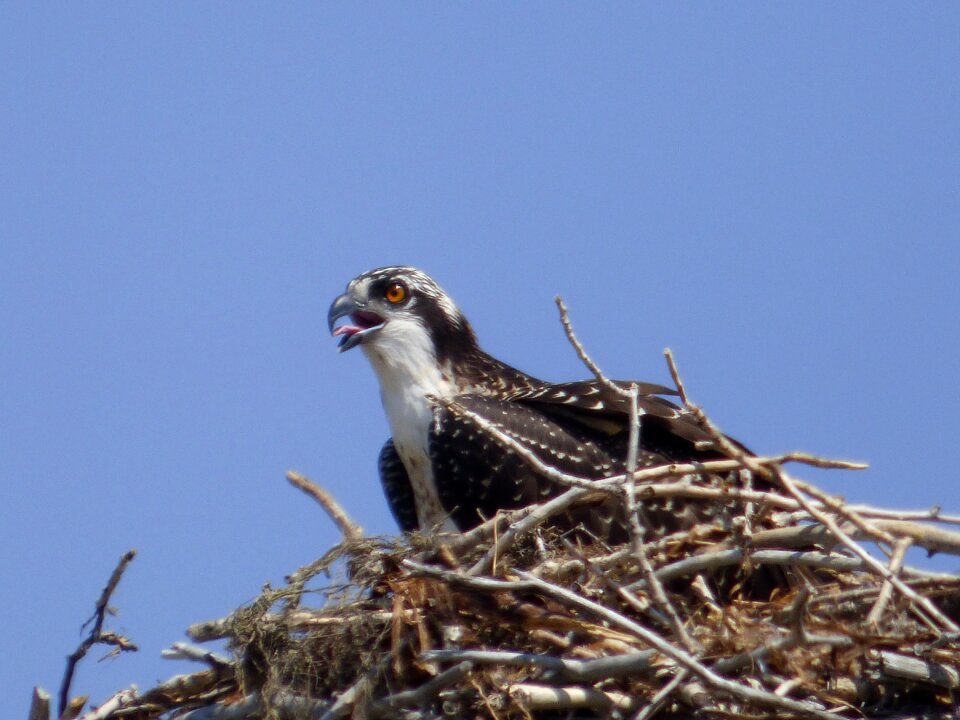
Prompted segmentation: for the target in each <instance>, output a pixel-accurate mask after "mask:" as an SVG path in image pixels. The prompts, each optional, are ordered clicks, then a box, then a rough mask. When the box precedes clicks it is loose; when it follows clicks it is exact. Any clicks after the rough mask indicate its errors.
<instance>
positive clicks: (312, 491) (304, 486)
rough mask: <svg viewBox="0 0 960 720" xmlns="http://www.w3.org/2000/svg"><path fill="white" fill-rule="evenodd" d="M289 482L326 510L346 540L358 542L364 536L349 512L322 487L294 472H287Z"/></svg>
mask: <svg viewBox="0 0 960 720" xmlns="http://www.w3.org/2000/svg"><path fill="white" fill-rule="evenodd" d="M287 480H288V481H289V482H290V484H291V485H293V486H294V487H296V488H299V489H300V490H302V491H303V492H305V493H306V494H307V495H309V496H310V497H312V498H313V499H314V500H316V501H317V502H318V503H320V507H322V508H323V509H324V510H326V512H327V515H329V516H330V519H331V520H333V522H334V523H335V524H336V526H337V527H338V528H339V529H340V533H341V534H342V535H343V537H344V539H346V540H357V539H359V538H361V537H362V536H363V529H362V528H361V527H360V526H359V525H357V524H356V523H355V522H354V521H353V520H351V519H350V516H349V515H347V511H346V510H344V509H343V507H342V506H341V505H340V503H338V502H337V501H336V500H334V499H333V496H332V495H331V494H330V493H328V492H327V491H326V490H324V489H323V488H322V487H320V486H319V485H317V484H316V483H315V482H313V481H312V480H309V479H308V478H306V477H304V476H303V475H301V474H300V473H298V472H296V471H294V470H288V471H287Z"/></svg>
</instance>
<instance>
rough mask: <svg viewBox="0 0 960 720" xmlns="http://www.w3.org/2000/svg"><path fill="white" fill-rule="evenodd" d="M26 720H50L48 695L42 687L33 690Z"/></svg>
mask: <svg viewBox="0 0 960 720" xmlns="http://www.w3.org/2000/svg"><path fill="white" fill-rule="evenodd" d="M27 720H50V693H48V692H47V691H46V690H44V689H43V688H42V687H35V688H34V689H33V696H32V697H31V698H30V714H29V715H28V716H27Z"/></svg>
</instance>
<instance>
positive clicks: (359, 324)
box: [327, 293, 386, 352]
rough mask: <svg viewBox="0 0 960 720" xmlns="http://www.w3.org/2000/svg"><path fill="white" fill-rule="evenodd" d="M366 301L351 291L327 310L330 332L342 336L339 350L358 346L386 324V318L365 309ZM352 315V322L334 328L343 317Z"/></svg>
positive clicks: (335, 335) (342, 350)
mask: <svg viewBox="0 0 960 720" xmlns="http://www.w3.org/2000/svg"><path fill="white" fill-rule="evenodd" d="M365 306H366V303H364V302H362V301H360V300H358V299H357V298H355V297H354V296H353V295H351V294H350V293H344V294H343V295H341V296H340V297H338V298H337V299H336V300H334V301H333V303H332V304H331V305H330V310H329V311H328V312H327V324H328V325H329V327H330V333H331V334H332V335H333V336H334V337H337V336H338V335H339V336H341V338H342V339H341V340H340V345H339V350H340V352H344V351H346V350H349V349H350V348H352V347H356V346H357V345H359V344H360V343H361V342H363V339H364V338H365V337H366V336H367V335H370V334H372V333H375V332H376V331H377V330H379V329H380V328H382V327H383V326H384V325H386V320H384V319H383V318H382V317H380V316H379V315H377V314H376V313H373V312H369V311H367V310H364V307H365ZM347 316H349V317H350V320H351V321H352V323H350V324H346V325H341V326H340V327H338V328H334V324H335V323H336V322H337V320H339V319H340V318H342V317H347Z"/></svg>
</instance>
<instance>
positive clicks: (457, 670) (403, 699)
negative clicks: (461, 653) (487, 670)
mask: <svg viewBox="0 0 960 720" xmlns="http://www.w3.org/2000/svg"><path fill="white" fill-rule="evenodd" d="M471 670H473V663H472V662H470V661H468V660H465V661H463V662H461V663H458V664H457V665H454V666H453V667H452V668H450V669H449V670H445V671H444V672H442V673H440V674H439V675H437V676H436V677H435V678H433V679H432V680H428V681H427V682H425V683H423V684H422V685H419V686H418V687H415V688H413V689H412V690H404V691H403V692H398V693H394V694H393V695H388V696H387V697H385V698H383V700H378V701H377V702H375V703H373V704H372V705H371V706H370V707H369V708H367V714H366V715H365V717H370V718H380V717H396V712H397V710H399V709H400V708H403V707H416V706H418V705H420V706H423V705H427V704H428V703H431V702H433V700H434V698H435V697H436V696H437V693H439V692H440V691H441V690H443V689H444V688H446V687H449V686H450V685H455V684H456V683H458V682H460V681H461V680H463V678H465V677H466V676H467V675H469V674H470V671H471Z"/></svg>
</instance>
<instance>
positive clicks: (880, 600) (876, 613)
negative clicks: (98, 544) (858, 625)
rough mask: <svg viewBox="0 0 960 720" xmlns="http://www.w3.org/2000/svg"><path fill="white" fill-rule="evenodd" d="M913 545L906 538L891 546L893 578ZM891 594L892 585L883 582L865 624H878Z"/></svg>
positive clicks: (888, 582)
mask: <svg viewBox="0 0 960 720" xmlns="http://www.w3.org/2000/svg"><path fill="white" fill-rule="evenodd" d="M912 544H913V541H912V540H911V539H910V538H908V537H905V538H900V539H899V540H897V541H896V543H895V544H894V546H893V554H892V555H891V556H890V574H891V575H893V576H896V575H899V574H900V570H901V569H902V568H903V558H904V557H905V556H906V554H907V549H908V548H909V547H910V545H912ZM892 594H893V584H892V583H891V582H890V581H889V580H884V581H883V585H882V586H881V587H880V594H879V595H878V596H877V601H876V602H875V603H874V604H873V607H872V608H870V612H869V613H867V623H868V624H870V625H876V624H878V623H879V622H880V618H881V617H883V611H884V610H885V609H886V607H887V603H888V602H890V596H891V595H892Z"/></svg>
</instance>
